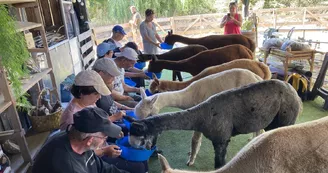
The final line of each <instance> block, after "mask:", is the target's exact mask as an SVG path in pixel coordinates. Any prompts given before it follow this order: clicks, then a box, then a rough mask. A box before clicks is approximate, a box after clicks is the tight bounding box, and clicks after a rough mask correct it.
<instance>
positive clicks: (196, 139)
mask: <svg viewBox="0 0 328 173" xmlns="http://www.w3.org/2000/svg"><path fill="white" fill-rule="evenodd" d="M202 136H203V135H202V133H200V132H196V131H195V132H194V134H193V136H192V139H191V151H190V155H189V160H188V161H187V165H188V166H191V165H193V164H194V162H195V159H196V156H197V154H198V152H199V149H200V146H201V144H202Z"/></svg>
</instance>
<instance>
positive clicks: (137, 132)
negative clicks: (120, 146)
mask: <svg viewBox="0 0 328 173" xmlns="http://www.w3.org/2000/svg"><path fill="white" fill-rule="evenodd" d="M147 130H148V128H147V126H146V124H144V123H142V122H138V121H135V122H133V123H132V124H131V126H130V135H133V136H143V135H144V134H145V133H146V132H147Z"/></svg>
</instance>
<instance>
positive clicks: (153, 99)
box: [150, 95, 158, 105]
mask: <svg viewBox="0 0 328 173" xmlns="http://www.w3.org/2000/svg"><path fill="white" fill-rule="evenodd" d="M157 99H158V95H155V96H154V97H153V98H152V99H151V100H150V103H151V104H152V105H154V103H155V102H156V101H157Z"/></svg>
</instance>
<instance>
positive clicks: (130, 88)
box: [122, 82, 140, 93]
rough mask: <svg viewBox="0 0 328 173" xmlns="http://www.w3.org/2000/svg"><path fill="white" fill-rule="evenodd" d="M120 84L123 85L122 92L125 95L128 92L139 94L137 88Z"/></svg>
mask: <svg viewBox="0 0 328 173" xmlns="http://www.w3.org/2000/svg"><path fill="white" fill-rule="evenodd" d="M122 84H123V88H124V92H127V93H128V92H135V93H140V89H139V88H136V87H132V86H129V85H127V84H125V83H124V82H122Z"/></svg>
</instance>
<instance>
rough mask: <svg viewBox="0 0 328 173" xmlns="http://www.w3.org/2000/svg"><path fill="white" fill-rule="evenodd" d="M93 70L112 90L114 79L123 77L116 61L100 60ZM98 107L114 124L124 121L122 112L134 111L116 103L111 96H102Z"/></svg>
mask: <svg viewBox="0 0 328 173" xmlns="http://www.w3.org/2000/svg"><path fill="white" fill-rule="evenodd" d="M92 69H93V70H94V71H96V72H97V73H98V74H99V75H100V76H101V78H102V79H103V80H104V82H105V84H106V85H107V87H108V88H109V89H110V90H112V88H113V81H114V78H115V77H118V76H120V75H121V72H120V71H119V70H118V68H117V66H116V64H115V62H114V60H113V59H111V58H102V59H98V60H97V61H96V62H95V64H94V65H93V67H92ZM96 105H97V107H99V108H101V109H103V110H104V111H106V112H107V113H108V114H109V116H110V120H111V121H112V122H115V121H118V120H121V119H122V116H123V115H124V113H123V112H122V111H120V110H133V108H130V107H128V106H125V105H122V104H120V103H117V102H115V101H114V100H113V98H112V96H111V95H107V96H101V98H100V99H99V100H98V101H97V102H96Z"/></svg>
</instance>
